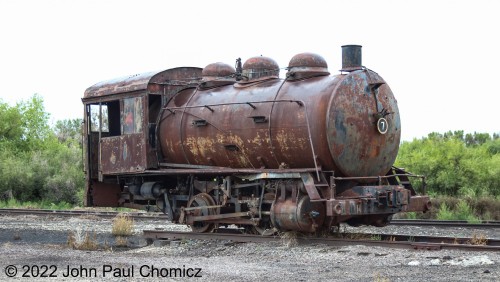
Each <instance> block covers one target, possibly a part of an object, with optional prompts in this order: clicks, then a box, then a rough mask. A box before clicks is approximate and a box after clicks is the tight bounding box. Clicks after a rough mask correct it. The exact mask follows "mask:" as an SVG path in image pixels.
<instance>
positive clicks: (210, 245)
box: [0, 216, 500, 281]
mask: <svg viewBox="0 0 500 282" xmlns="http://www.w3.org/2000/svg"><path fill="white" fill-rule="evenodd" d="M111 226H112V220H111V219H101V218H96V217H94V218H92V217H89V218H86V217H72V218H59V217H39V216H0V254H1V257H2V262H1V263H0V268H1V272H0V281H13V280H21V281H35V280H39V279H51V280H58V281H75V280H87V281H90V280H92V281H95V280H113V281H138V280H144V279H145V278H146V279H148V280H155V281H160V280H161V281H166V280H171V278H175V280H184V279H190V280H191V279H199V280H200V281H235V280H236V281H262V280H266V281H267V280H277V279H281V280H283V279H287V280H293V281H324V280H329V281H500V267H499V263H500V253H499V252H477V251H456V250H439V251H425V250H406V249H385V248H381V247H366V246H362V245H356V246H347V247H331V246H326V245H301V246H290V244H288V242H286V241H285V240H284V241H283V242H274V243H265V244H262V243H234V242H229V241H205V240H193V241H191V240H182V241H177V242H172V243H167V244H153V245H150V244H149V245H148V244H146V241H145V240H144V239H142V238H141V236H140V234H141V232H142V230H144V229H156V228H165V229H168V230H178V231H182V230H189V229H188V228H187V227H185V226H183V225H173V224H168V223H165V222H159V221H145V220H136V221H135V223H134V229H135V235H134V236H132V237H129V238H128V241H129V247H126V248H120V247H116V246H114V242H115V238H114V237H113V236H112V235H111ZM347 229H348V230H349V231H352V230H351V228H347ZM353 230H359V231H363V232H368V233H373V232H384V233H393V234H412V235H433V236H445V235H450V234H453V235H454V236H456V237H462V236H470V235H471V234H480V235H485V236H486V237H488V238H495V239H498V238H500V236H499V234H498V233H499V232H498V231H497V230H495V229H493V230H491V229H490V230H487V229H484V230H482V229H465V228H444V229H439V228H426V227H408V226H388V227H384V228H368V227H363V228H356V229H353ZM70 232H72V233H74V234H80V235H79V236H81V235H82V234H84V233H86V232H89V233H91V234H95V236H96V240H97V241H99V242H100V245H101V246H106V247H105V248H102V249H101V250H97V251H84V250H73V249H72V248H70V247H68V245H67V240H68V235H69V233H70ZM15 270H17V273H16V275H15V276H14V278H9V276H8V275H7V274H10V275H12V274H13V272H14V271H15ZM68 270H69V271H68ZM23 274H24V275H25V276H29V277H22V275H23ZM50 274H51V276H52V277H51V278H42V276H44V275H45V276H49V275H50ZM197 276H201V277H197Z"/></svg>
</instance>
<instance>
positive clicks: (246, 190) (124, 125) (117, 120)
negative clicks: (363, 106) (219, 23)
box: [82, 45, 430, 235]
mask: <svg viewBox="0 0 500 282" xmlns="http://www.w3.org/2000/svg"><path fill="white" fill-rule="evenodd" d="M344 47H345V48H344ZM360 48H361V47H360V46H357V45H347V46H343V51H344V53H343V68H342V73H341V74H340V75H338V77H339V78H340V79H343V80H345V79H355V78H356V77H355V76H356V75H358V76H359V75H365V76H366V77H367V78H368V79H369V81H368V84H367V85H368V86H367V87H368V88H367V89H368V90H369V91H376V89H377V88H378V87H380V86H381V85H382V84H384V83H385V81H383V80H381V78H379V77H378V75H377V74H376V73H374V72H372V71H370V70H367V69H366V68H364V67H362V66H361V62H360V56H361V54H360ZM358 57H359V58H358ZM301 58H303V57H301ZM307 58H309V57H307ZM312 58H314V59H316V57H312ZM216 67H220V65H216ZM207 69H208V71H210V70H213V69H210V68H209V67H208V66H207V67H206V68H205V69H201V68H197V67H179V68H172V69H168V70H164V71H160V72H151V73H146V74H141V75H135V76H130V77H125V78H119V79H115V80H110V81H105V82H101V83H98V84H96V85H94V86H91V87H89V88H88V89H87V90H86V91H85V94H84V98H82V101H83V104H84V117H85V118H84V148H85V150H84V159H85V161H84V164H85V165H84V169H85V174H86V187H85V201H84V202H85V205H86V206H106V207H128V208H134V209H145V210H150V211H162V212H164V213H165V214H167V215H168V218H169V220H170V221H172V222H176V223H184V224H188V225H189V226H191V228H192V229H193V231H196V232H210V231H212V230H214V229H216V228H217V227H219V226H227V225H236V226H239V227H242V228H244V229H245V230H247V231H248V232H254V233H259V234H263V235H270V234H274V233H275V232H277V231H283V230H295V231H301V232H308V233H309V232H316V231H319V230H324V229H328V230H329V229H330V228H331V227H332V226H336V225H338V224H339V223H341V222H347V223H349V224H351V225H360V224H370V225H375V226H384V225H386V224H387V223H388V221H389V220H390V218H391V217H392V215H393V214H395V213H397V212H407V211H426V210H428V209H429V207H430V202H429V197H428V196H425V178H424V177H422V176H417V175H412V174H410V173H407V172H405V171H404V170H403V169H400V168H395V167H391V168H390V169H389V170H388V171H387V173H384V174H378V175H365V174H362V175H355V176H349V175H347V176H346V173H342V172H340V173H338V172H337V174H339V175H336V172H335V170H334V169H331V167H329V166H328V165H326V168H325V165H324V164H325V163H327V161H325V160H324V158H322V155H323V154H325V151H324V150H316V151H315V147H316V148H318V147H319V146H318V141H316V140H315V139H319V137H318V138H315V137H316V136H315V134H317V131H314V130H313V132H314V133H312V130H311V128H313V126H312V122H314V121H310V120H309V119H308V113H309V112H310V111H311V110H308V109H307V107H308V106H310V105H311V101H307V100H304V99H292V98H290V99H277V98H276V97H277V95H276V96H275V98H274V99H271V100H263V99H260V100H259V99H255V98H253V99H251V100H250V99H249V100H244V101H236V102H225V103H222V102H218V103H203V104H198V105H188V104H183V105H181V106H175V103H174V104H173V105H172V103H171V101H173V100H174V99H176V97H182V95H184V94H182V93H186V92H189V91H198V90H200V92H203V90H205V89H208V91H212V90H210V89H214V88H217V87H226V88H232V87H237V81H236V79H241V77H242V74H243V76H244V74H245V73H244V70H243V72H242V70H241V65H238V64H237V65H236V70H235V71H234V73H232V71H229V72H227V69H226V70H225V71H222V73H223V74H224V76H220V77H217V78H215V79H212V78H213V77H211V76H204V72H206V70H207ZM303 69H304V68H301V69H300V70H301V71H302V70H303ZM301 71H299V72H297V73H291V72H290V71H289V75H288V76H287V78H286V79H279V78H276V77H275V76H276V73H272V72H271V74H270V75H271V76H272V77H273V79H274V80H273V81H275V82H273V83H276V85H278V84H280V85H279V88H278V91H280V89H281V88H282V87H283V85H284V84H285V83H290V81H293V80H294V79H297V78H298V80H299V82H298V83H306V82H301V81H302V80H307V79H309V78H310V77H312V78H313V79H317V78H315V77H316V76H321V77H324V76H326V75H328V74H329V73H321V71H320V73H319V74H318V68H317V67H315V66H314V67H309V68H306V71H305V72H304V71H302V72H301ZM205 75H206V73H205ZM207 77H208V78H209V79H207ZM228 77H231V78H235V80H232V79H227V78H228ZM247 77H249V75H248V74H247ZM373 77H375V78H373ZM264 78H265V79H264V80H262V78H257V83H261V82H262V81H264V84H265V83H270V82H267V77H264ZM214 82H215V83H214ZM309 83H310V82H309ZM243 87H247V86H243ZM250 87H252V86H250ZM189 93H191V92H189ZM210 93H212V92H210ZM190 95H192V96H190V97H191V98H192V97H193V96H194V94H190ZM198 95H203V94H198ZM374 97H375V99H376V97H377V96H376V95H375V94H374ZM191 98H189V99H191ZM306 98H307V97H306ZM183 99H184V98H183ZM181 100H182V99H181ZM184 100H186V99H184ZM268 103H269V104H272V105H276V104H277V103H283V104H285V103H286V104H288V105H289V106H288V107H291V106H293V107H295V109H296V110H295V111H296V112H297V113H298V112H300V111H304V113H305V114H302V115H301V117H302V119H303V120H304V123H303V124H302V125H301V126H302V127H303V129H304V130H303V131H301V132H302V133H301V134H302V135H303V136H304V138H302V139H304V140H305V141H304V140H301V142H302V143H301V144H302V145H300V146H302V147H304V148H305V149H303V150H302V152H301V153H304V154H306V152H307V154H310V155H309V156H301V157H297V156H294V158H296V159H300V158H302V157H303V158H306V159H308V161H307V162H305V163H304V164H302V163H301V164H300V165H292V166H290V164H288V163H286V162H281V163H279V162H278V163H277V164H274V165H270V164H269V162H270V160H269V158H266V156H263V155H258V154H254V155H253V156H251V157H252V160H251V163H250V160H242V161H238V158H239V155H238V154H241V153H242V151H243V150H244V149H243V148H242V147H241V144H234V142H233V143H224V144H218V145H219V146H222V147H223V149H222V151H217V150H216V151H215V152H216V153H217V154H219V153H220V152H223V153H224V154H225V155H224V158H223V159H222V161H220V160H219V159H220V158H219V156H218V155H212V156H211V157H207V158H205V159H204V160H203V161H202V162H195V161H192V159H189V156H188V153H189V152H188V153H186V152H185V151H186V149H185V148H187V147H189V146H193V145H192V144H187V141H186V139H182V135H183V134H184V135H186V134H188V133H183V131H182V130H180V131H179V132H175V131H174V130H170V129H169V130H166V129H164V128H163V127H161V125H162V124H166V123H167V122H168V124H167V125H168V126H171V127H172V126H173V127H172V128H175V125H176V124H175V123H174V122H175V118H178V117H179V115H177V116H175V114H176V113H181V115H184V114H185V113H186V112H187V111H188V110H195V109H197V110H199V109H203V110H204V111H206V112H207V113H213V112H214V111H222V109H225V110H227V108H231V107H237V108H238V109H239V108H242V107H246V108H247V109H248V110H249V111H254V112H256V114H251V115H249V116H247V117H248V118H250V120H251V121H252V122H253V124H255V126H261V125H264V129H263V131H262V132H267V131H265V130H269V132H271V121H270V119H272V115H271V114H262V111H257V108H259V107H260V106H261V105H265V104H268ZM231 111H236V110H231ZM270 111H272V110H270ZM389 114H391V113H388V112H387V109H385V108H383V109H379V103H378V102H377V107H376V111H374V113H373V115H374V118H375V119H376V120H375V124H374V126H373V132H376V131H377V130H378V134H381V135H383V134H386V133H387V130H388V129H387V127H384V126H387V120H386V116H387V115H389ZM191 115H192V116H195V115H194V114H193V113H191ZM298 115H300V113H298ZM172 119H174V121H171V120H172ZM226 119H227V118H226ZM180 120H181V121H180V123H179V124H180V126H179V127H182V126H183V124H186V121H182V118H181V119H180ZM209 123H210V121H207V119H204V118H200V117H195V118H194V119H191V121H190V126H191V127H193V128H203V127H206V126H207V124H209ZM212 126H213V125H212ZM214 127H215V126H214ZM266 127H267V128H268V129H265V128H266ZM252 128H253V126H252ZM313 129H314V128H313ZM218 130H219V129H218ZM250 130H253V129H250ZM255 130H258V129H255ZM290 130H293V129H290ZM315 130H316V129H315ZM220 131H222V130H220ZM173 134H178V135H179V136H180V137H179V138H180V139H179V140H180V141H179V143H178V145H179V146H180V147H176V148H175V149H171V148H168V147H166V145H165V144H164V143H162V142H164V139H165V138H167V139H168V138H170V137H168V136H173ZM196 134H198V133H196ZM269 135H270V134H269ZM172 138H173V137H172ZM266 138H268V139H269V141H270V142H271V143H272V140H271V139H272V138H271V137H269V136H267V137H266ZM194 142H199V141H194ZM304 142H305V143H304ZM325 142H326V141H325ZM398 142H399V139H398ZM213 143H214V142H212V143H210V144H208V145H206V146H215V145H214V144H213ZM304 144H305V145H304ZM362 145H363V144H362ZM196 146H198V147H200V146H201V145H200V144H196ZM258 146H260V145H258ZM258 146H257V147H252V148H253V149H252V150H250V151H251V152H250V153H252V152H254V151H255V150H258ZM198 147H197V148H198ZM179 148H180V149H179ZM271 148H272V149H273V150H275V149H274V148H275V147H273V146H272V145H271ZM297 148H301V147H297ZM178 149H179V150H184V152H183V154H184V156H185V158H186V160H187V161H171V160H170V159H176V153H177V152H175V151H176V150H178ZM166 150H171V151H172V152H170V153H167V152H164V151H166ZM396 152H397V148H396ZM191 153H192V152H191ZM195 153H196V152H195ZM385 153H387V152H385ZM192 154H193V153H192ZM273 154H274V151H273ZM379 154H384V151H383V150H382V152H379ZM172 156H173V157H172ZM194 157H199V156H194ZM348 157H349V158H348V160H351V159H354V162H355V161H359V162H363V160H362V159H356V156H354V157H352V156H348ZM377 157H378V156H377ZM177 159H178V158H177ZM275 159H276V160H278V159H279V158H275ZM344 159H345V158H344ZM384 160H385V158H384ZM241 162H245V163H246V164H247V165H246V166H245V165H242V164H241ZM366 162H368V161H366ZM218 163H222V164H224V165H218ZM248 163H250V164H249V165H248ZM352 166H353V165H351V167H352ZM345 167H346V166H344V169H345ZM348 168H349V167H348ZM369 169H371V168H369ZM368 171H371V170H368ZM410 178H420V179H421V180H422V182H423V185H422V188H423V189H422V194H423V195H417V193H416V191H415V189H413V186H412V185H411V183H410Z"/></svg>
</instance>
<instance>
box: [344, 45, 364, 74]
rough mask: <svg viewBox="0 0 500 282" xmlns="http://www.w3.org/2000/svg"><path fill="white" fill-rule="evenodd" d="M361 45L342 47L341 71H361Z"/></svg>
mask: <svg viewBox="0 0 500 282" xmlns="http://www.w3.org/2000/svg"><path fill="white" fill-rule="evenodd" d="M361 47H362V46H361V45H344V46H342V71H353V70H358V69H361V67H362V64H361Z"/></svg>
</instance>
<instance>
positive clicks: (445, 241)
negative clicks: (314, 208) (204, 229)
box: [143, 229, 500, 251]
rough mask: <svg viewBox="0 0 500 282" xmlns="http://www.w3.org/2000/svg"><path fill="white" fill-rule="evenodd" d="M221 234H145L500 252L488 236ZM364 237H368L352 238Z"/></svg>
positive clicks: (149, 234)
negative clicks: (290, 236)
mask: <svg viewBox="0 0 500 282" xmlns="http://www.w3.org/2000/svg"><path fill="white" fill-rule="evenodd" d="M219 230H220V231H223V232H221V233H194V232H178V231H162V230H144V231H143V235H144V237H145V238H147V239H151V240H182V239H195V240H230V241H233V242H257V243H263V242H279V241H284V240H296V242H297V243H298V244H325V245H329V246H349V245H365V246H378V247H385V248H405V249H423V250H441V249H456V250H468V251H500V240H494V239H486V238H453V237H432V236H406V235H388V234H367V233H348V234H347V233H346V234H343V235H342V236H344V237H343V238H333V237H329V238H318V237H305V236H300V237H296V238H284V237H280V236H261V235H250V234H239V233H235V232H227V230H225V231H226V232H224V230H221V229H219ZM345 236H347V237H349V238H347V237H345ZM353 237H360V238H364V239H350V238H353Z"/></svg>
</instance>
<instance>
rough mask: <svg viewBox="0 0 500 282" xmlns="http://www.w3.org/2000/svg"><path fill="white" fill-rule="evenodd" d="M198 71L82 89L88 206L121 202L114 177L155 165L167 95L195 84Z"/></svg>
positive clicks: (139, 77) (133, 78) (121, 80)
mask: <svg viewBox="0 0 500 282" xmlns="http://www.w3.org/2000/svg"><path fill="white" fill-rule="evenodd" d="M200 73H201V69H199V68H192V67H186V68H175V69H170V70H166V71H162V72H150V73H144V74H138V75H133V76H128V77H123V78H118V79H113V80H109V81H103V82H100V83H97V84H95V85H93V86H91V87H89V88H88V89H87V90H86V91H85V94H84V98H83V99H82V101H83V104H84V117H85V118H84V123H85V126H84V142H85V145H86V146H84V147H85V148H86V152H85V158H86V160H87V161H85V162H84V163H85V168H84V169H85V173H86V178H87V181H86V183H87V184H86V198H85V202H86V205H87V206H119V205H120V193H121V192H122V188H121V186H120V183H119V182H117V181H116V178H115V177H113V176H114V175H123V174H138V173H142V172H144V171H145V170H147V169H153V168H156V167H157V165H158V157H157V140H156V133H155V132H156V120H157V117H158V113H159V112H160V109H161V107H162V104H164V103H165V101H166V100H167V99H168V95H169V94H170V95H173V94H172V93H177V92H178V91H179V89H180V88H185V87H188V86H189V85H195V84H197V82H193V81H190V80H191V79H192V78H193V77H194V78H196V77H199V75H200ZM186 78H187V79H186Z"/></svg>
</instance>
